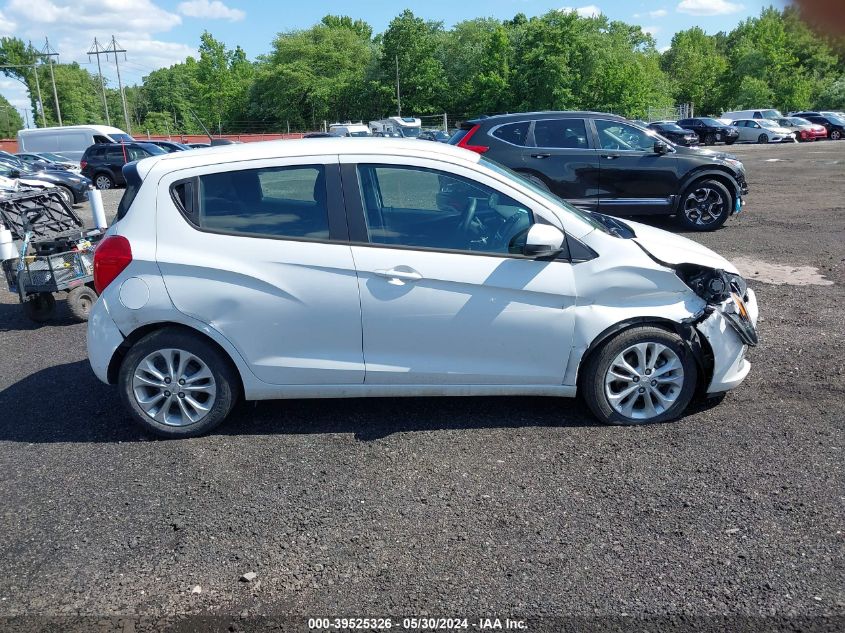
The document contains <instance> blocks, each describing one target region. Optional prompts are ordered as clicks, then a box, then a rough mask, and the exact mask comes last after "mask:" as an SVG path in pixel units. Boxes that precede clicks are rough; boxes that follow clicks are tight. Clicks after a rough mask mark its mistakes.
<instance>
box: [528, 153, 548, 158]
mask: <svg viewBox="0 0 845 633" xmlns="http://www.w3.org/2000/svg"><path fill="white" fill-rule="evenodd" d="M551 156H552V155H551V154H531V158H551Z"/></svg>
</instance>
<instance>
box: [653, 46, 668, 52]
mask: <svg viewBox="0 0 845 633" xmlns="http://www.w3.org/2000/svg"><path fill="white" fill-rule="evenodd" d="M670 48H672V47H671V46H661V47H660V48H658V49H657V52H658V53H665V52H666V51H668V50H669V49H670Z"/></svg>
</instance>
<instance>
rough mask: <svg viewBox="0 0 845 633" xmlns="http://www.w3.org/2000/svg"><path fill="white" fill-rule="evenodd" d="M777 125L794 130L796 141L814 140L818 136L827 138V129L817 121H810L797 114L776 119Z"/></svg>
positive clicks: (818, 137)
mask: <svg viewBox="0 0 845 633" xmlns="http://www.w3.org/2000/svg"><path fill="white" fill-rule="evenodd" d="M777 121H778V125H780V126H781V127H785V128H788V129H790V130H792V131H793V132H795V140H796V141H815V140H816V139H820V138H827V129H826V128H825V127H824V126H823V125H819V124H818V123H811V122H810V121H808V120H807V119H802V118H801V117H798V116H788V117H783V118H782V119H778V120H777Z"/></svg>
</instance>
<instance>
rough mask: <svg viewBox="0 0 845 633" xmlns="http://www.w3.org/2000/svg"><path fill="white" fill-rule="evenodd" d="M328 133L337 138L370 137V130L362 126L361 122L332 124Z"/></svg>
mask: <svg viewBox="0 0 845 633" xmlns="http://www.w3.org/2000/svg"><path fill="white" fill-rule="evenodd" d="M329 132H331V133H332V134H336V135H337V136H372V135H371V134H370V129H369V128H368V127H367V126H366V125H364V122H363V121H359V122H358V123H348V122H347V123H332V124H331V125H330V126H329Z"/></svg>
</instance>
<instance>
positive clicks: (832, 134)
mask: <svg viewBox="0 0 845 633" xmlns="http://www.w3.org/2000/svg"><path fill="white" fill-rule="evenodd" d="M841 138H842V132H840V131H839V130H831V132H830V140H831V141H838V140H839V139H841Z"/></svg>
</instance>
